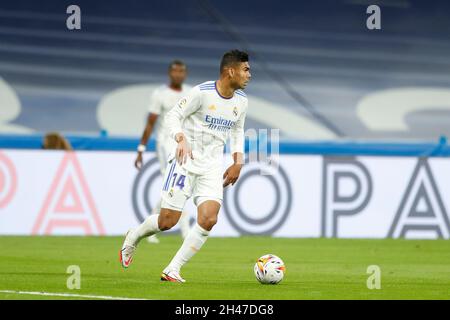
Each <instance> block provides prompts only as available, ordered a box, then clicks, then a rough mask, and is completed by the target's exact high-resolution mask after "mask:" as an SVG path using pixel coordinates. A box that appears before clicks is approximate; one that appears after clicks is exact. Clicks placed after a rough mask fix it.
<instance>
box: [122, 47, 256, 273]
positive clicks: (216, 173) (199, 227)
mask: <svg viewBox="0 0 450 320" xmlns="http://www.w3.org/2000/svg"><path fill="white" fill-rule="evenodd" d="M250 77H251V75H250V66H249V63H248V55H247V53H245V52H242V51H239V50H232V51H229V52H226V53H225V54H224V55H223V57H222V61H221V63H220V79H219V80H217V81H208V82H204V83H202V84H200V85H198V86H196V87H194V88H193V89H192V90H191V91H190V92H189V94H188V95H187V96H186V97H185V98H183V99H181V100H180V101H179V102H178V103H177V105H176V106H175V107H174V108H173V109H171V110H170V111H169V113H168V114H167V115H166V117H165V122H166V125H167V127H168V128H169V129H170V136H171V137H172V138H173V139H174V140H175V141H176V142H177V147H176V149H175V150H174V151H175V152H174V153H173V156H172V157H169V159H168V160H169V161H168V165H167V169H166V173H165V176H164V181H163V190H162V193H161V198H162V201H161V211H160V214H155V215H151V216H149V217H148V218H147V219H146V220H145V221H144V222H143V223H142V224H141V225H139V226H138V227H137V228H136V229H131V230H129V231H128V233H127V235H126V237H125V240H124V243H123V246H122V249H121V250H120V260H121V263H122V266H123V267H125V268H127V267H128V266H129V265H130V263H131V261H132V259H133V255H134V252H135V250H136V246H137V245H138V243H139V241H140V240H141V239H142V238H144V237H146V236H149V235H152V234H156V233H158V232H160V231H164V230H168V229H170V228H172V227H173V226H174V225H176V223H177V222H178V220H179V218H180V216H181V212H182V210H183V207H184V204H185V202H186V200H187V199H188V198H190V197H192V198H193V199H194V204H195V205H196V206H197V212H198V214H197V223H196V225H195V226H193V227H192V228H191V229H190V231H189V234H188V235H187V237H186V238H185V239H184V241H183V244H182V245H181V248H180V249H179V250H178V252H177V253H176V254H175V256H174V257H173V259H172V261H171V262H170V263H169V265H168V266H167V267H166V268H165V269H164V270H163V272H162V274H161V280H163V281H171V282H185V280H184V279H183V278H182V277H181V275H180V269H181V267H182V266H183V265H184V264H185V263H187V262H188V261H189V260H190V259H191V258H192V257H193V256H194V254H195V253H196V252H198V251H199V250H200V249H201V247H202V246H203V244H204V243H205V241H206V239H207V238H208V235H209V232H210V231H211V229H212V228H213V226H214V225H215V224H216V222H217V215H218V213H219V210H220V206H221V204H222V198H223V188H224V187H226V186H228V185H229V184H232V185H233V184H234V183H235V182H236V181H237V179H238V178H239V174H240V171H241V169H242V165H243V163H244V162H243V160H244V122H245V116H246V112H247V105H248V102H247V97H246V95H245V93H244V92H243V91H242V90H241V89H243V88H245V86H246V85H247V83H248V82H249V81H250ZM228 137H230V144H231V154H232V157H233V160H234V163H233V164H232V165H231V166H230V167H228V169H227V170H226V171H225V173H223V170H222V168H223V151H224V146H225V142H226V140H227V138H228Z"/></svg>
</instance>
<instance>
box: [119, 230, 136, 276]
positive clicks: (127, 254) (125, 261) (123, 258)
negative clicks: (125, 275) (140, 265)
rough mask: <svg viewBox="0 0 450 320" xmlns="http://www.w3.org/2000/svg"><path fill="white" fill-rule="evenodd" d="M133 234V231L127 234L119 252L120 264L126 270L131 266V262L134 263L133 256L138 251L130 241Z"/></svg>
mask: <svg viewBox="0 0 450 320" xmlns="http://www.w3.org/2000/svg"><path fill="white" fill-rule="evenodd" d="M131 232H133V230H128V232H127V234H126V235H125V240H124V242H123V245H122V249H121V250H120V251H119V258H120V263H121V264H122V267H124V268H125V269H126V268H128V267H129V266H130V264H131V262H133V254H134V252H135V251H136V246H134V245H133V244H131V243H130V240H129V239H128V236H129V235H130V233H131Z"/></svg>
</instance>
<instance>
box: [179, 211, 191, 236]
mask: <svg viewBox="0 0 450 320" xmlns="http://www.w3.org/2000/svg"><path fill="white" fill-rule="evenodd" d="M178 223H179V224H180V230H181V237H182V238H183V239H186V237H187V235H188V234H189V230H191V226H190V225H189V213H187V212H186V211H185V210H183V212H182V213H181V217H180V220H179V221H178Z"/></svg>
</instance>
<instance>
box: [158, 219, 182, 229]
mask: <svg viewBox="0 0 450 320" xmlns="http://www.w3.org/2000/svg"><path fill="white" fill-rule="evenodd" d="M176 224H177V222H176V221H174V220H173V219H163V220H162V221H159V223H158V227H159V230H161V231H166V230H169V229H172V228H173V226H174V225H176Z"/></svg>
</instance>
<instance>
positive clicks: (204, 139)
mask: <svg viewBox="0 0 450 320" xmlns="http://www.w3.org/2000/svg"><path fill="white" fill-rule="evenodd" d="M247 107H248V100H247V96H246V94H245V93H244V92H243V91H242V90H236V91H235V92H234V95H233V96H232V97H231V98H224V97H222V96H221V95H220V94H219V92H218V91H217V88H216V82H215V81H207V82H204V83H202V84H200V85H198V86H195V87H194V88H192V89H191V90H190V91H189V93H188V94H187V96H185V97H184V98H182V99H181V100H180V101H179V102H178V103H177V105H176V106H175V107H174V108H172V109H171V110H170V111H169V113H167V115H166V117H165V122H166V123H165V127H167V128H169V130H170V137H171V138H172V139H175V135H176V134H177V133H179V132H183V133H184V135H185V136H186V138H187V140H188V142H189V143H190V145H191V147H192V154H193V157H194V160H191V159H188V160H187V162H186V164H185V168H186V170H188V171H191V172H193V173H196V174H202V173H204V172H206V171H209V170H211V169H217V168H222V166H223V163H222V162H223V152H224V146H225V143H226V141H227V139H228V137H229V138H230V150H231V154H233V153H235V152H240V153H244V122H245V116H246V112H247ZM173 156H174V154H173V155H172V157H173Z"/></svg>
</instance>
